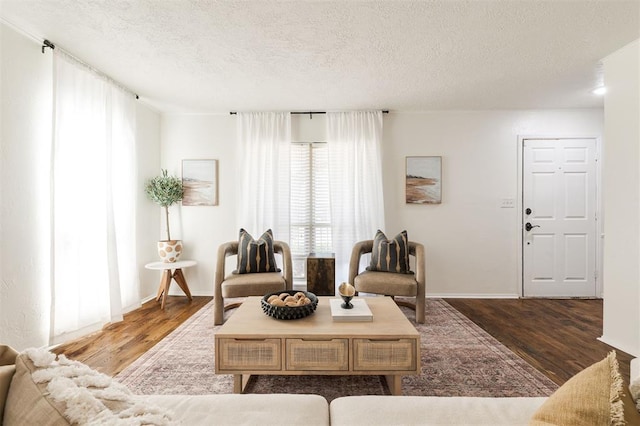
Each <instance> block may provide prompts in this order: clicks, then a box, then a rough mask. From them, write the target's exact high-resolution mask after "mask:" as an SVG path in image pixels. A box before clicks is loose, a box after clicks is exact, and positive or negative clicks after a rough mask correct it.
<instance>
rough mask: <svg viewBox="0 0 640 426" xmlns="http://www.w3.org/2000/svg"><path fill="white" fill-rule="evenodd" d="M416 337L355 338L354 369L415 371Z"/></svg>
mask: <svg viewBox="0 0 640 426" xmlns="http://www.w3.org/2000/svg"><path fill="white" fill-rule="evenodd" d="M416 345H417V342H416V340H414V339H394V340H372V339H353V370H354V371H366V370H373V371H415V370H416V368H417V366H416V363H417V359H416V353H417V352H416Z"/></svg>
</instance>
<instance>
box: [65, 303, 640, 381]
mask: <svg viewBox="0 0 640 426" xmlns="http://www.w3.org/2000/svg"><path fill="white" fill-rule="evenodd" d="M210 300H211V297H194V298H193V301H192V302H191V303H189V302H188V301H187V299H186V297H183V296H170V297H168V298H167V304H166V306H165V309H164V311H163V310H161V309H160V305H159V304H158V303H156V302H155V301H150V302H147V303H145V304H144V305H143V306H142V308H140V309H138V310H136V311H134V312H131V313H129V314H127V315H125V320H124V321H123V322H121V323H117V324H112V325H109V326H106V327H105V328H104V329H103V330H102V331H100V332H97V333H94V334H92V335H90V336H87V337H84V338H82V339H79V340H77V341H74V342H71V343H67V344H65V345H61V346H59V347H57V348H56V349H55V351H54V352H56V353H64V354H65V355H67V357H69V358H71V359H75V360H78V361H82V362H84V363H86V364H88V365H90V366H91V367H93V368H96V369H97V370H99V371H101V372H103V373H105V374H108V375H111V376H113V375H115V374H117V373H119V372H120V371H122V370H123V369H124V368H126V367H127V366H128V365H129V364H131V363H132V362H133V361H134V360H135V359H136V358H138V357H139V356H140V355H142V354H143V353H145V352H146V351H147V350H149V349H150V348H151V347H152V346H153V345H154V344H155V343H157V342H158V341H160V340H161V339H162V338H163V337H165V336H166V335H167V334H169V333H170V332H171V331H173V330H174V329H175V328H176V327H178V326H179V325H180V324H181V323H182V322H184V321H185V320H186V319H187V318H189V317H190V316H191V315H192V314H193V313H195V312H196V311H198V310H199V309H200V308H201V307H203V306H204V305H205V304H207V303H208V302H209V301H210ZM447 302H449V303H450V304H451V305H452V306H453V307H455V308H456V309H457V310H459V311H460V312H462V313H463V314H464V315H466V316H467V317H468V318H470V319H471V320H472V321H473V322H475V323H476V324H478V325H479V326H480V327H482V328H483V329H484V330H486V331H487V332H488V333H489V334H491V335H492V336H494V337H495V338H496V339H497V340H499V341H500V342H502V343H503V344H504V345H505V346H507V347H508V348H510V349H511V350H512V351H513V352H515V353H516V354H518V355H519V356H520V357H522V358H523V359H524V360H525V361H527V362H528V363H530V364H531V365H533V366H534V367H536V368H537V369H538V370H540V371H541V372H543V373H544V374H546V375H547V376H548V377H549V378H550V379H551V380H553V381H554V382H556V383H558V384H563V383H564V382H565V381H566V380H568V379H569V378H570V377H571V376H573V375H574V374H576V373H577V372H579V371H580V370H582V369H583V368H585V367H588V366H589V365H591V364H593V363H594V362H597V361H599V360H601V359H602V358H604V357H605V356H606V354H607V353H608V352H609V351H610V350H612V348H611V347H609V346H608V345H605V344H604V343H602V342H600V341H598V340H597V338H598V337H600V335H601V333H602V301H601V300H554V299H551V300H550V299H546V300H540V299H521V300H515V299H447ZM630 359H631V356H629V355H628V354H625V353H624V352H618V360H619V362H620V369H621V372H622V374H623V376H625V378H626V380H628V379H629V360H630Z"/></svg>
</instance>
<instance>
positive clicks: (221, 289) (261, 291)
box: [213, 241, 293, 325]
mask: <svg viewBox="0 0 640 426" xmlns="http://www.w3.org/2000/svg"><path fill="white" fill-rule="evenodd" d="M273 250H274V252H275V253H279V254H280V255H282V263H283V265H282V272H259V273H252V274H228V275H225V263H226V259H227V257H229V256H237V255H238V242H237V241H231V242H228V243H224V244H222V245H221V246H220V247H219V248H218V262H217V267H216V275H215V286H214V289H213V322H214V324H215V325H220V324H222V323H223V321H224V320H223V318H224V311H225V310H227V309H231V308H234V307H237V306H238V305H239V304H238V303H232V304H229V305H227V306H225V304H224V299H225V298H229V297H245V296H264V295H265V294H267V293H270V292H274V291H280V290H291V289H292V288H293V270H292V266H291V251H290V250H289V245H288V244H287V243H285V242H284V241H274V242H273Z"/></svg>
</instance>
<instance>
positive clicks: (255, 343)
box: [216, 339, 282, 371]
mask: <svg viewBox="0 0 640 426" xmlns="http://www.w3.org/2000/svg"><path fill="white" fill-rule="evenodd" d="M217 345H218V347H217V348H216V350H217V351H219V356H218V359H217V362H218V363H219V366H218V369H219V370H221V371H227V370H237V371H247V370H280V369H281V359H282V354H281V351H282V349H281V348H282V342H281V341H280V339H219V340H218V342H217Z"/></svg>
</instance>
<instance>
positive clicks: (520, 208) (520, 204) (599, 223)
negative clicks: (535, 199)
mask: <svg viewBox="0 0 640 426" xmlns="http://www.w3.org/2000/svg"><path fill="white" fill-rule="evenodd" d="M527 139H549V140H556V139H595V142H596V158H595V161H596V265H595V274H596V276H595V280H596V298H599V299H602V298H603V297H604V294H603V285H602V266H603V253H602V245H603V244H602V242H603V240H604V228H603V226H604V218H603V211H602V191H601V188H602V158H603V155H602V138H601V136H595V135H580V134H578V135H576V134H561V133H560V134H544V135H539V134H533V135H528V134H525V135H518V162H517V164H518V182H517V193H516V194H517V195H516V199H517V203H516V214H517V216H518V219H517V221H516V223H517V239H516V240H517V246H518V254H517V256H516V259H517V274H518V295H519V297H520V298H524V297H525V296H524V248H523V246H522V245H523V243H524V239H523V236H522V227H523V220H522V217H523V212H524V188H523V185H524V141H525V140H527Z"/></svg>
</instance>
